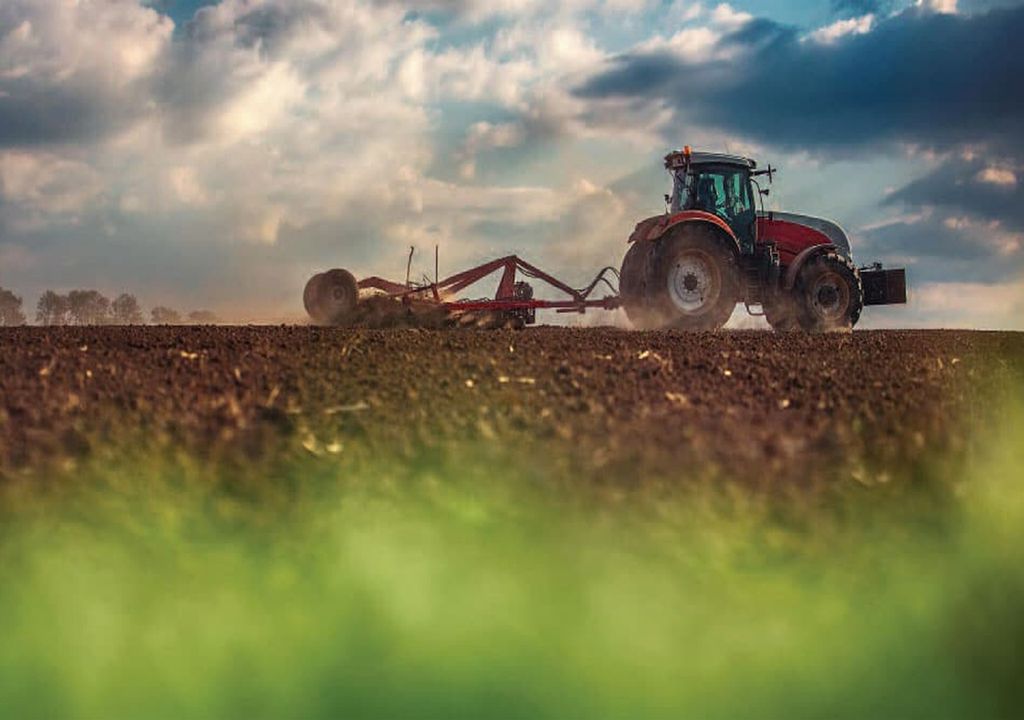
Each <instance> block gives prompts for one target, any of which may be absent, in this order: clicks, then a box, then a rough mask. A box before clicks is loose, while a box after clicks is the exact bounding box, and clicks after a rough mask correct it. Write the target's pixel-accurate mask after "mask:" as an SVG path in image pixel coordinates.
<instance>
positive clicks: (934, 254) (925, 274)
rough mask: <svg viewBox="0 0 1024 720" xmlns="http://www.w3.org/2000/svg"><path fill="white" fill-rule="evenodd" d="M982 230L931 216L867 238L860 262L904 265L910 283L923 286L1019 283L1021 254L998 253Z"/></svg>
mask: <svg viewBox="0 0 1024 720" xmlns="http://www.w3.org/2000/svg"><path fill="white" fill-rule="evenodd" d="M990 240H991V238H990V237H988V235H987V233H986V232H985V229H984V228H983V227H981V226H976V225H969V226H957V225H949V224H946V223H945V222H943V221H942V220H940V219H939V218H938V217H935V216H932V217H929V218H925V219H923V220H919V221H917V222H900V223H894V224H892V225H886V226H885V227H881V228H878V229H875V230H871V231H869V232H867V233H865V235H864V237H863V238H862V239H861V242H860V244H859V245H858V247H857V248H856V250H857V253H858V259H860V260H862V261H864V262H869V261H874V260H882V261H884V262H886V264H887V265H890V266H894V265H904V264H906V266H907V270H908V273H909V275H910V279H911V283H912V284H919V283H924V282H951V281H954V282H971V283H1000V282H1006V281H1008V280H1013V279H1015V278H1019V277H1020V274H1021V269H1022V264H1021V258H1020V257H1019V256H1020V253H1019V252H1018V253H1014V254H1010V255H1004V254H1000V252H999V248H998V246H997V245H996V244H994V243H992V242H990Z"/></svg>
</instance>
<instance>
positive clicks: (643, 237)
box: [303, 147, 907, 332]
mask: <svg viewBox="0 0 1024 720" xmlns="http://www.w3.org/2000/svg"><path fill="white" fill-rule="evenodd" d="M665 167H666V169H667V170H668V171H669V173H670V174H671V177H672V192H671V194H668V195H666V196H665V202H666V205H667V209H666V212H665V213H664V214H661V215H655V216H654V217H649V218H647V219H646V220H643V221H641V222H640V223H639V224H638V225H637V226H636V228H635V229H634V231H633V233H632V234H631V235H630V237H629V248H628V250H627V252H626V255H625V258H624V259H623V261H622V267H621V270H616V269H615V268H612V267H606V268H603V269H602V270H601V271H600V272H599V273H598V274H597V275H596V276H595V278H594V279H593V280H592V281H591V282H590V283H589V284H588V285H586V286H584V287H583V288H576V287H574V286H572V285H570V284H568V283H566V282H564V281H562V280H559V279H558V278H556V277H554V276H553V275H551V274H549V273H547V272H545V271H544V270H542V269H540V268H539V267H537V266H535V265H531V264H530V263H528V262H526V261H525V260H523V259H522V258H519V257H517V256H515V255H509V256H507V257H502V258H498V259H496V260H492V261H490V262H487V263H484V264H482V265H478V266H476V267H473V268H469V269H468V270H463V271H461V272H458V273H456V274H454V275H451V276H450V277H447V278H444V279H443V280H442V279H441V278H440V275H439V273H438V271H437V265H438V260H437V256H436V255H435V266H434V267H435V270H434V278H433V279H430V278H425V279H424V281H423V282H419V283H414V282H411V281H410V269H411V266H412V252H413V250H412V249H410V255H409V260H408V263H407V265H406V278H405V282H404V283H400V282H394V281H391V280H386V279H384V278H381V277H376V276H374V277H369V278H364V279H362V280H356V278H355V276H354V275H352V273H350V272H348V271H347V270H343V269H340V268H336V269H334V270H328V271H327V272H323V273H318V274H317V275H314V276H313V277H312V278H311V279H310V280H309V282H308V283H307V284H306V287H305V291H304V293H303V303H304V305H305V307H306V311H307V312H308V313H309V315H310V317H311V318H312V319H313V321H314V322H316V323H317V324H321V325H338V324H346V323H351V322H353V320H354V319H356V318H357V317H358V315H359V312H358V310H357V308H359V307H360V305H362V306H363V308H364V309H368V308H369V307H370V304H371V303H373V302H374V300H371V298H372V297H376V298H377V300H380V299H383V300H386V301H388V303H389V304H390V305H391V306H392V307H394V308H404V309H403V310H401V312H403V313H411V312H412V311H413V309H414V308H416V309H420V310H423V309H427V310H428V311H431V314H432V315H435V316H436V312H434V311H440V312H442V313H447V314H448V315H449V316H450V317H452V318H458V319H461V320H466V319H474V321H475V322H479V321H480V318H485V319H486V321H487V324H488V326H494V325H498V326H507V325H512V326H522V325H528V324H532V323H533V322H535V320H536V311H537V310H554V311H555V312H560V313H583V312H586V311H587V310H591V309H604V310H614V309H616V308H620V307H621V308H623V309H624V310H625V312H626V315H627V316H628V318H629V320H630V322H631V323H632V324H633V325H634V326H635V327H637V328H639V329H679V330H705V331H707V330H718V329H719V328H721V327H722V326H723V325H724V324H725V323H726V321H728V319H729V317H730V316H731V315H732V313H733V311H734V310H735V309H736V305H737V304H738V303H743V304H744V305H745V306H746V309H747V311H748V312H750V313H751V314H754V315H764V316H765V317H766V318H767V320H768V323H769V324H770V325H771V326H772V327H773V328H774V329H775V330H779V331H788V330H805V331H808V332H827V331H834V330H839V331H842V330H849V329H852V328H853V326H854V325H856V324H857V320H858V319H859V318H860V314H861V311H862V310H863V308H864V306H866V305H886V304H893V303H905V302H906V301H907V290H906V274H905V271H904V270H903V269H902V268H899V269H889V270H886V269H883V268H882V266H881V265H880V264H878V263H875V264H874V265H871V266H865V267H860V268H858V267H857V266H856V265H855V264H854V262H853V256H852V253H851V250H850V241H849V238H847V236H846V233H844V232H843V230H842V228H840V227H839V226H838V225H836V224H835V223H833V222H830V221H828V220H822V219H820V218H814V217H810V216H807V215H796V214H793V213H783V212H765V211H764V209H763V197H764V196H765V195H767V194H768V192H769V190H768V189H767V188H765V189H762V188H761V186H760V184H759V182H758V178H765V179H767V180H768V182H769V183H770V182H772V180H773V179H774V174H775V169H774V168H772V167H771V166H770V165H769V166H768V167H767V168H765V169H764V170H758V168H757V163H755V162H754V161H753V160H750V159H749V158H744V157H739V156H736V155H723V154H718V153H694V152H692V151H691V150H690V148H689V147H686V148H684V149H683V150H682V151H674V152H671V153H669V154H668V155H667V156H666V157H665ZM755 200H757V201H760V203H761V210H760V211H759V210H758V209H757V204H755ZM435 252H436V248H435ZM497 272H500V273H501V277H500V280H499V282H498V286H497V292H496V294H495V297H494V298H484V299H479V298H478V299H469V300H466V299H459V298H457V297H456V296H457V295H458V294H459V293H460V292H461V291H463V290H466V289H467V288H469V287H470V286H471V285H474V284H475V283H477V282H479V281H481V280H483V279H484V278H486V277H488V276H490V275H492V274H494V273H497ZM521 277H525V278H529V279H533V280H536V281H539V282H541V283H544V284H545V285H546V286H548V288H549V290H553V291H555V292H557V293H560V294H561V295H562V297H560V298H558V299H544V298H539V297H536V296H535V293H534V288H533V287H532V286H531V285H530V284H529V283H527V282H526V281H525V280H522V279H520V278H521ZM615 278H617V279H618V287H617V288H616V287H615V285H613V280H614V279H615ZM599 288H609V289H610V290H611V291H612V293H613V294H612V295H606V296H604V297H596V296H595V294H596V292H597V290H598V289H599ZM376 304H377V305H378V306H379V305H380V303H379V302H377V303H376ZM755 308H760V309H761V310H760V312H756V311H755ZM356 321H357V322H358V320H356Z"/></svg>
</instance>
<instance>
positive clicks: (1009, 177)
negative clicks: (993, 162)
mask: <svg viewBox="0 0 1024 720" xmlns="http://www.w3.org/2000/svg"><path fill="white" fill-rule="evenodd" d="M975 179H976V180H977V181H978V182H982V183H989V184H991V185H1002V186H1005V187H1012V186H1015V185H1016V184H1017V175H1016V174H1015V173H1014V172H1013V170H1010V169H1009V168H1004V167H995V166H990V167H987V168H985V169H984V170H981V171H980V172H979V173H978V174H977V175H976V176H975Z"/></svg>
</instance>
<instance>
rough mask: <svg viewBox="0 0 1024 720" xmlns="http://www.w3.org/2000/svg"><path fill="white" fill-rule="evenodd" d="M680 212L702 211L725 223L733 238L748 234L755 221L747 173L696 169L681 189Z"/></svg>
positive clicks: (722, 169) (725, 169)
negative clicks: (730, 229)
mask: <svg viewBox="0 0 1024 720" xmlns="http://www.w3.org/2000/svg"><path fill="white" fill-rule="evenodd" d="M682 193H683V194H684V195H685V199H683V198H681V199H682V200H683V202H682V203H680V205H681V206H682V209H683V210H703V211H704V212H709V213H713V214H715V215H717V216H718V217H720V218H722V219H723V220H725V221H726V222H727V223H729V226H730V227H732V229H733V232H735V233H736V235H737V237H741V238H742V237H744V236H746V235H747V234H748V232H749V231H750V226H751V224H752V223H753V222H754V219H755V211H754V203H753V199H752V198H751V197H750V184H749V183H748V182H747V174H746V172H744V171H742V170H735V169H731V168H714V167H712V168H696V169H694V171H693V172H692V173H691V174H690V177H688V178H687V182H686V184H685V187H684V188H682Z"/></svg>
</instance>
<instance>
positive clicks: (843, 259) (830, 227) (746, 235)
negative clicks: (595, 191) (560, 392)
mask: <svg viewBox="0 0 1024 720" xmlns="http://www.w3.org/2000/svg"><path fill="white" fill-rule="evenodd" d="M665 168H666V169H667V170H668V171H669V173H670V175H671V177H672V191H671V194H669V195H666V196H665V202H666V205H667V206H668V210H667V212H666V213H664V214H662V215H656V216H654V217H650V218H647V219H646V220H643V221H641V222H640V223H639V224H638V225H637V226H636V229H635V230H634V231H633V233H632V235H631V236H630V238H629V249H628V251H627V252H626V256H625V258H624V259H623V261H622V269H621V272H620V280H619V294H620V300H621V303H622V307H623V308H624V309H625V311H626V314H627V316H628V317H629V319H630V321H631V322H632V324H633V325H634V326H636V327H639V328H678V329H683V330H717V329H718V328H720V327H722V326H723V325H724V324H725V323H726V321H727V320H728V319H729V317H730V316H731V315H732V313H733V311H734V310H735V308H736V305H737V303H743V304H744V305H745V306H746V308H747V311H748V312H750V313H751V314H755V315H762V314H763V315H764V316H765V317H766V319H767V320H768V323H769V324H770V325H771V326H772V327H773V328H774V329H775V330H780V331H787V330H800V329H802V330H806V331H809V332H822V331H832V330H848V329H851V328H852V327H853V326H854V325H856V324H857V320H858V319H859V318H860V315H861V311H862V310H863V308H864V306H865V305H885V304H893V303H905V302H906V301H907V296H906V274H905V271H904V270H903V269H890V270H885V269H883V268H882V267H881V265H880V264H877V263H876V264H875V265H872V266H870V267H861V268H858V267H857V266H856V265H855V264H854V262H853V255H852V252H851V249H850V240H849V238H848V237H847V236H846V233H845V232H843V230H842V228H840V227H839V226H838V225H836V224H835V223H833V222H830V221H828V220H823V219H820V218H815V217H810V216H806V215H796V214H794V213H783V212H765V211H764V210H763V201H762V209H761V210H758V208H757V205H756V203H755V200H761V199H762V198H763V197H764V196H765V195H767V194H768V192H769V190H768V189H767V188H764V189H762V188H761V187H760V184H759V183H758V180H757V179H758V178H765V179H767V180H768V182H769V183H770V182H771V181H772V180H773V179H774V174H775V169H774V168H772V167H771V165H769V166H768V167H767V168H765V169H763V170H759V169H758V168H757V163H756V162H754V161H753V160H751V159H749V158H745V157H740V156H736V155H724V154H718V153H695V152H692V151H691V149H690V148H689V147H686V148H684V149H683V150H682V151H675V152H671V153H669V154H668V155H667V156H666V157H665ZM755 307H760V308H761V312H755V310H754V308H755Z"/></svg>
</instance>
